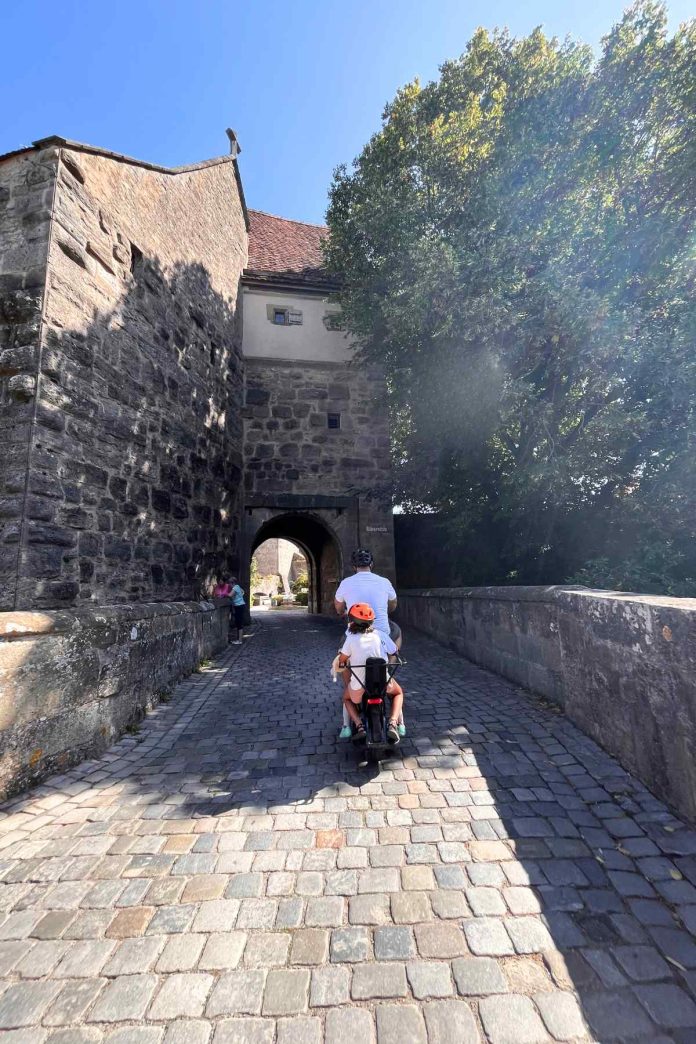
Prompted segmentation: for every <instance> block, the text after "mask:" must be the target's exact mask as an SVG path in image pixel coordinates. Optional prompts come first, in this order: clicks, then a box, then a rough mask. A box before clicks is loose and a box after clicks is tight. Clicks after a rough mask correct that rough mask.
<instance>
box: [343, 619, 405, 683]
mask: <svg viewBox="0 0 696 1044" xmlns="http://www.w3.org/2000/svg"><path fill="white" fill-rule="evenodd" d="M395 652H396V646H395V645H394V642H393V641H392V640H391V638H389V636H388V635H385V634H382V633H381V632H380V631H374V630H373V631H362V632H360V633H357V634H353V633H352V632H351V633H350V634H347V635H346V637H345V640H344V642H343V646H342V648H341V653H342V654H343V655H344V656H347V657H349V659H350V665H351V667H352V669H353V671H354V672H355V673H351V676H350V687H351V689H364V688H365V663H366V661H367V658H368V656H378V657H380V658H381V659H382V660H386V659H387V657H388V656H391V655H392V654H393V653H395ZM356 675H357V677H356Z"/></svg>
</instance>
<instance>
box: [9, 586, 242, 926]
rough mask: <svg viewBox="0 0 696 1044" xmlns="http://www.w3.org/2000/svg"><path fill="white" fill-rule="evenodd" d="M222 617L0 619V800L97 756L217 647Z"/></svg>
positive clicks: (193, 610)
mask: <svg viewBox="0 0 696 1044" xmlns="http://www.w3.org/2000/svg"><path fill="white" fill-rule="evenodd" d="M228 613H229V610H228V608H227V607H226V606H225V605H218V606H215V605H214V604H213V603H212V602H194V603H191V602H180V603H175V604H150V605H139V606H137V607H136V606H133V607H131V606H119V607H117V606H110V607H107V608H103V609H100V610H94V609H79V610H68V609H65V610H63V611H61V612H57V611H53V610H51V611H46V612H43V613H36V612H35V613H2V614H0V617H2V625H1V629H0V728H2V729H3V730H4V738H5V743H4V749H3V751H2V753H1V754H0V794H2V795H4V796H7V795H9V794H11V793H13V792H14V791H16V790H18V789H20V788H22V787H24V786H26V785H27V784H28V783H30V782H32V781H35V780H37V779H40V778H41V777H42V776H45V775H47V774H48V773H49V772H51V771H55V769H56V768H58V767H60V768H61V769H63V768H66V767H67V766H69V765H70V764H73V763H74V762H75V761H78V760H80V759H81V758H84V757H87V756H89V755H91V754H95V753H98V752H99V751H100V750H103V749H104V748H105V747H106V746H108V744H109V743H111V742H113V740H114V739H115V738H116V737H117V736H118V735H119V734H120V733H121V732H122V731H123V729H124V728H125V727H126V726H127V725H128V724H130V723H131V722H134V721H135V722H137V721H138V720H139V719H140V718H141V717H142V716H143V714H144V713H145V711H146V709H147V708H148V707H149V706H152V704H153V703H155V702H156V701H157V695H158V694H160V693H167V692H169V691H170V690H171V688H172V686H173V685H174V684H176V682H177V681H179V680H180V679H181V678H182V677H183V676H184V675H186V674H189V673H190V672H191V671H192V670H194V669H195V668H196V667H197V666H198V664H199V663H200V662H201V660H205V659H208V658H209V657H211V656H212V655H214V653H215V652H217V651H218V650H220V649H221V648H223V647H224V646H225V645H226V644H227V632H228ZM18 638H21V641H18V640H17V639H18ZM129 916H133V915H129ZM115 930H116V929H115ZM129 934H138V932H137V931H135V930H133V931H130V932H129Z"/></svg>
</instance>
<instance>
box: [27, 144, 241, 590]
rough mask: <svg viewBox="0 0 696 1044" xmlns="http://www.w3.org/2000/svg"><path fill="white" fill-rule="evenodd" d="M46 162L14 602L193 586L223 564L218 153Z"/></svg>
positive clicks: (228, 267) (227, 433) (228, 254)
mask: <svg viewBox="0 0 696 1044" xmlns="http://www.w3.org/2000/svg"><path fill="white" fill-rule="evenodd" d="M30 155H31V154H30ZM57 162H58V172H57V182H56V189H55V200H54V210H53V214H54V216H53V223H52V230H51V237H50V246H49V260H48V280H47V287H46V302H45V308H44V323H43V334H42V345H43V348H42V358H43V363H42V367H41V373H40V376H39V381H38V388H37V391H36V404H35V407H34V425H33V430H32V434H31V447H30V462H29V489H28V497H27V503H26V522H25V525H24V527H23V533H22V540H21V543H20V557H19V570H18V571H19V579H18V584H17V591H16V596H15V602H14V604H15V606H17V607H22V608H50V607H60V606H63V605H66V606H67V605H75V604H80V603H85V602H87V603H89V602H92V603H95V602H96V603H101V604H113V603H118V602H133V601H143V600H145V601H147V600H174V599H181V598H191V597H198V596H199V594H200V593H201V592H202V591H205V590H206V589H209V586H210V585H211V583H212V581H213V579H214V574H215V572H216V571H217V569H218V568H222V569H224V568H238V566H239V511H240V497H241V471H242V433H241V405H242V401H241V400H242V385H243V375H242V360H241V326H240V321H239V319H240V316H239V314H238V313H239V311H240V310H239V309H237V307H236V305H237V295H238V286H239V279H240V275H241V271H242V268H243V266H244V264H245V262H246V228H245V216H244V211H243V206H242V201H241V198H240V193H239V187H238V182H237V177H236V171H235V167H234V162H233V161H232V159H231V157H224V158H223V159H221V160H219V161H211V162H210V163H208V164H202V165H199V166H197V167H194V168H183V169H181V170H180V171H178V172H172V171H166V170H161V169H153V168H151V167H148V166H147V165H142V164H138V163H135V162H126V161H123V160H122V158H119V157H114V156H110V155H104V154H99V153H95V152H93V151H90V150H89V149H87V150H79V149H74V148H72V147H69V146H67V145H62V146H60V147H59V148H58V155H57Z"/></svg>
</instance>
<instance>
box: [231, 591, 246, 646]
mask: <svg viewBox="0 0 696 1044" xmlns="http://www.w3.org/2000/svg"><path fill="white" fill-rule="evenodd" d="M231 584H232V591H231V598H232V620H231V621H230V622H232V621H234V627H235V628H236V631H237V637H236V638H235V640H234V641H233V642H232V644H233V645H241V644H242V634H243V628H244V620H245V617H246V602H245V600H244V590H243V589H242V588H241V587H240V586H239V581H238V579H237V577H236V576H233V577H232V580H231Z"/></svg>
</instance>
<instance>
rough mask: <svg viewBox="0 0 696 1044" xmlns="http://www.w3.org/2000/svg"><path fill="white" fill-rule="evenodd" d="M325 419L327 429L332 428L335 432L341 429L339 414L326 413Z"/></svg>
mask: <svg viewBox="0 0 696 1044" xmlns="http://www.w3.org/2000/svg"><path fill="white" fill-rule="evenodd" d="M326 419H327V424H328V427H329V428H333V429H334V430H335V429H336V428H340V427H341V414H340V413H327V415H326Z"/></svg>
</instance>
